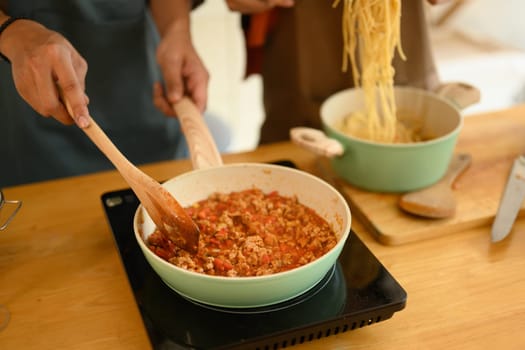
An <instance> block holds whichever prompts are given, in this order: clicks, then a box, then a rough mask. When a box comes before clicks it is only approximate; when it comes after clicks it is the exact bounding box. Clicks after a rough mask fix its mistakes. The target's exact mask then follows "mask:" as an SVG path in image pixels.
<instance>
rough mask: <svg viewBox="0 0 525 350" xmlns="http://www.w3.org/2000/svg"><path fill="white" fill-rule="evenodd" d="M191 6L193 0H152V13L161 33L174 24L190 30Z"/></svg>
mask: <svg viewBox="0 0 525 350" xmlns="http://www.w3.org/2000/svg"><path fill="white" fill-rule="evenodd" d="M191 7H192V1H191V0H151V2H150V9H151V14H152V16H153V19H154V20H155V23H156V25H157V28H158V30H159V33H160V35H161V36H163V35H164V34H165V33H166V31H168V30H169V29H170V28H171V27H173V26H176V27H178V28H179V29H184V30H188V31H189V29H190V11H191Z"/></svg>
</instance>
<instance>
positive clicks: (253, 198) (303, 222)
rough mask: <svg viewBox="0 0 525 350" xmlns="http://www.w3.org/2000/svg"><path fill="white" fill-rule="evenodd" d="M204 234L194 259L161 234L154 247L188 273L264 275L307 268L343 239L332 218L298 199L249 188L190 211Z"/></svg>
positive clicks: (155, 235) (150, 241)
mask: <svg viewBox="0 0 525 350" xmlns="http://www.w3.org/2000/svg"><path fill="white" fill-rule="evenodd" d="M185 209H186V211H187V212H188V213H189V214H190V216H191V217H192V219H193V220H194V221H195V222H196V223H197V225H198V226H199V229H200V231H201V234H200V240H199V251H198V253H197V254H196V255H191V254H190V253H188V252H186V251H185V250H182V249H179V248H178V247H176V246H175V245H174V244H173V243H172V242H171V241H170V240H169V239H168V238H167V237H165V236H164V235H162V234H161V233H160V232H159V231H155V232H154V233H153V234H151V235H150V236H149V238H148V241H147V244H148V246H149V248H150V249H151V250H152V251H153V252H154V253H155V254H157V255H158V256H159V257H161V258H163V259H165V260H167V261H169V262H171V263H172V264H174V265H177V266H179V267H182V268H184V269H187V270H190V271H194V272H200V273H205V274H208V275H218V276H239V277H240V276H261V275H267V274H272V273H276V272H281V271H286V270H290V269H293V268H295V267H298V266H301V265H304V264H307V263H309V262H311V261H313V260H315V259H317V258H319V257H320V256H322V255H323V254H325V253H326V252H327V251H329V250H330V249H331V248H333V247H334V246H335V244H336V243H337V237H336V236H335V233H334V231H333V230H332V229H331V227H330V225H329V224H328V222H326V220H324V219H323V218H322V217H320V216H319V215H318V214H317V213H316V212H315V211H314V210H312V209H311V208H309V207H307V206H305V205H302V204H301V203H299V201H298V200H297V198H296V197H295V196H294V197H285V196H281V195H279V193H277V192H275V191H274V192H270V193H267V194H265V193H263V192H262V191H261V190H259V189H249V190H244V191H239V192H232V193H229V194H223V193H214V194H212V195H211V196H209V197H208V198H207V199H205V200H202V201H200V202H197V203H195V204H193V205H192V206H191V207H187V208H185Z"/></svg>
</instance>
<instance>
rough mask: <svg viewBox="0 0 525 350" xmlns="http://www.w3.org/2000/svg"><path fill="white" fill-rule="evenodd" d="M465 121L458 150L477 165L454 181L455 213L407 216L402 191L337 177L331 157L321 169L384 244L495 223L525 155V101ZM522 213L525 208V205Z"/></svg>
mask: <svg viewBox="0 0 525 350" xmlns="http://www.w3.org/2000/svg"><path fill="white" fill-rule="evenodd" d="M464 121H465V124H464V127H463V129H462V131H461V133H460V136H459V139H458V143H457V146H456V150H455V151H456V153H470V154H471V155H472V164H471V165H470V167H469V168H468V169H467V170H466V171H465V172H464V173H463V174H462V175H460V177H459V178H458V179H457V181H456V183H455V184H454V194H455V196H456V200H457V208H456V214H455V216H454V217H451V218H446V219H425V218H420V217H416V216H413V215H411V214H407V213H406V212H404V211H402V210H401V209H400V208H399V207H398V200H399V197H400V194H389V193H373V192H367V191H363V190H360V189H358V188H355V187H353V186H351V185H349V184H348V183H346V182H345V181H344V180H342V179H341V178H338V177H337V176H335V175H334V173H333V172H332V171H331V170H329V168H330V165H329V162H328V161H327V160H326V159H320V160H319V171H320V172H321V173H322V174H321V176H323V177H325V178H326V177H329V178H330V180H331V181H332V183H333V184H334V185H335V186H336V187H337V188H338V189H339V190H340V191H341V192H342V193H343V194H344V195H345V197H346V198H347V200H348V201H349V203H350V209H351V211H352V215H354V216H355V217H357V218H358V219H361V221H362V222H363V224H364V225H366V226H367V228H368V229H369V230H370V231H371V232H373V233H374V235H375V237H376V238H377V240H378V241H379V242H381V243H383V244H387V245H398V244H404V243H408V242H413V241H418V240H424V239H429V238H433V237H437V236H443V235H446V234H451V233H455V232H459V231H462V230H465V229H469V228H473V227H477V226H482V225H491V224H492V221H493V220H494V217H495V215H496V212H497V209H498V206H499V201H500V197H501V194H502V191H503V188H504V187H505V184H506V182H507V177H508V174H509V171H510V168H511V166H512V162H513V161H514V158H515V157H516V156H518V155H519V154H522V153H525V105H523V106H519V107H517V108H513V109H512V110H503V111H498V112H493V113H487V114H480V115H476V116H468V117H465V119H464ZM521 212H525V203H524V205H523V206H522V209H521ZM521 212H520V213H521ZM487 239H489V237H487Z"/></svg>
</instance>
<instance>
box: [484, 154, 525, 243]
mask: <svg viewBox="0 0 525 350" xmlns="http://www.w3.org/2000/svg"><path fill="white" fill-rule="evenodd" d="M524 198H525V155H520V156H519V157H517V158H516V159H515V160H514V163H513V165H512V169H511V171H510V175H509V178H508V180H507V185H506V186H505V191H504V192H503V195H502V197H501V201H500V204H499V208H498V212H497V214H496V218H495V219H494V222H493V224H492V232H491V238H492V242H498V241H501V240H502V239H503V238H505V237H507V235H508V234H509V233H510V231H511V229H512V226H513V225H514V221H515V220H516V217H517V216H518V212H519V211H520V209H521V205H522V203H523V199H524Z"/></svg>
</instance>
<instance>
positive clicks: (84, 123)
mask: <svg viewBox="0 0 525 350" xmlns="http://www.w3.org/2000/svg"><path fill="white" fill-rule="evenodd" d="M76 122H77V125H78V126H79V127H80V128H81V129H84V128H87V127H88V126H89V119H88V118H87V117H84V116H83V115H81V116H79V117H77V120H76Z"/></svg>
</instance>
